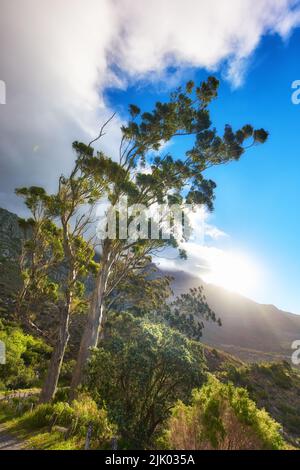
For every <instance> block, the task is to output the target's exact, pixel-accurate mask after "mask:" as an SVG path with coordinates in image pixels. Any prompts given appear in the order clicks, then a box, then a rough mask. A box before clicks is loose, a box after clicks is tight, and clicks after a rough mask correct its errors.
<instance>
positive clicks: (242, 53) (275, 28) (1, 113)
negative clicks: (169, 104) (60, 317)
mask: <svg viewBox="0 0 300 470" xmlns="http://www.w3.org/2000/svg"><path fill="white" fill-rule="evenodd" d="M299 22H300V8H299V2H298V1H297V2H296V1H293V0H260V1H259V2H255V7H254V3H253V0H210V1H209V2H207V1H201V0H185V1H183V0H152V1H151V2H148V1H146V0H140V1H139V2H137V1H136V0H85V1H83V0H43V1H40V0H22V1H19V0H1V16H0V58H1V59H0V79H1V80H4V81H5V83H6V87H7V104H6V105H1V106H0V137H1V138H0V165H1V166H0V205H1V206H4V207H7V208H9V209H12V210H14V209H16V208H17V207H16V200H15V198H14V197H13V196H12V193H13V189H14V188H15V187H16V186H19V185H27V184H43V185H45V186H46V187H47V188H48V189H49V190H51V189H54V184H55V178H56V177H57V175H58V174H60V173H61V172H62V171H66V170H68V168H69V167H70V165H71V162H72V152H71V148H70V144H71V142H72V141H73V140H75V139H88V138H89V137H90V136H94V135H96V134H97V130H98V126H99V124H100V123H101V122H103V120H104V119H106V118H107V116H109V115H110V113H111V110H110V109H109V107H108V106H107V105H106V103H105V102H104V98H103V93H104V91H105V89H106V88H107V87H126V83H127V82H128V81H131V83H132V82H137V81H138V80H141V79H143V80H152V81H155V80H161V79H162V78H163V77H164V74H165V72H166V70H167V68H168V67H169V66H176V67H179V68H181V69H182V70H184V69H185V68H186V67H202V68H204V69H206V70H210V71H216V70H221V71H223V73H224V75H225V76H226V77H227V79H228V80H230V81H231V83H232V84H233V86H238V85H240V84H241V83H242V81H243V78H244V74H245V72H246V70H247V62H248V60H249V58H250V57H251V54H252V53H253V52H254V50H255V48H256V47H257V45H258V44H259V42H260V40H261V38H262V36H263V35H265V34H274V33H277V34H279V35H280V36H281V37H282V38H285V37H287V36H288V35H289V34H290V33H291V31H292V30H293V28H295V27H296V26H297V25H298V24H299ZM118 124H119V122H118V119H116V122H115V125H114V126H112V127H111V129H110V133H109V135H108V136H107V137H106V139H105V140H104V141H103V145H104V149H106V150H107V151H109V152H110V154H114V151H115V149H116V145H117V140H118V135H119V134H118Z"/></svg>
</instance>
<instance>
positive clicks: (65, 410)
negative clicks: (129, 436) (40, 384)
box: [20, 395, 116, 445]
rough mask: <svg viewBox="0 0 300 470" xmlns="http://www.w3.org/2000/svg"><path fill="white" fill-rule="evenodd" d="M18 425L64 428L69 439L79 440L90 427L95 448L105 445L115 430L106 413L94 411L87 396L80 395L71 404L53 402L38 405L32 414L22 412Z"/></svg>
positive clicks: (91, 402)
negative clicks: (76, 437)
mask: <svg viewBox="0 0 300 470" xmlns="http://www.w3.org/2000/svg"><path fill="white" fill-rule="evenodd" d="M20 423H21V424H22V426H24V427H25V428H29V429H41V428H45V427H52V426H54V425H59V426H64V427H66V428H68V435H69V436H78V437H81V438H83V437H85V435H86V432H87V428H88V426H89V425H91V426H92V433H93V434H92V438H93V440H94V442H96V443H97V444H98V445H105V443H106V442H108V441H109V440H110V439H111V438H112V437H113V435H115V434H116V427H115V426H114V425H113V424H112V423H111V422H110V421H109V419H108V417H107V412H106V410H104V409H98V407H97V405H96V403H95V402H94V401H93V400H92V399H91V398H90V397H89V396H88V395H82V396H80V397H79V399H78V400H74V401H73V402H72V403H71V404H69V403H67V402H56V403H54V404H49V403H47V404H41V405H38V406H37V407H36V408H35V409H34V410H33V411H32V412H27V413H25V414H24V415H23V416H22V418H21V419H20Z"/></svg>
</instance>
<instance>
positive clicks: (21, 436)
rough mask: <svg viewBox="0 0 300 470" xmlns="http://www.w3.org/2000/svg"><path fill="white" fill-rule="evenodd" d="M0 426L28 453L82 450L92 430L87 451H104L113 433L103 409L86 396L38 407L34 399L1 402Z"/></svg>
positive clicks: (14, 399) (113, 429) (113, 430)
mask: <svg viewBox="0 0 300 470" xmlns="http://www.w3.org/2000/svg"><path fill="white" fill-rule="evenodd" d="M0 424H1V430H2V432H5V433H7V434H9V435H11V436H13V437H15V438H16V439H18V440H19V441H20V442H21V446H22V448H24V449H31V450H38V449H39V450H81V449H83V448H84V446H85V438H86V434H87V429H88V427H89V426H91V427H92V435H91V439H90V449H105V448H106V449H107V448H109V447H110V440H111V438H112V436H113V435H114V433H115V431H116V430H115V426H113V425H112V424H111V423H110V422H109V421H108V419H107V414H106V411H105V410H99V409H97V407H96V404H95V403H94V402H93V401H92V400H91V399H90V398H89V397H87V396H84V397H82V398H81V399H78V400H75V401H73V402H72V403H71V404H69V403H67V402H56V403H52V404H46V405H38V404H37V397H30V398H23V399H18V398H13V399H11V400H9V401H8V400H2V401H0Z"/></svg>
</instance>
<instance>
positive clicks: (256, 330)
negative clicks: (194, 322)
mask: <svg viewBox="0 0 300 470" xmlns="http://www.w3.org/2000/svg"><path fill="white" fill-rule="evenodd" d="M165 273H166V274H168V275H170V276H173V277H174V281H173V285H172V287H173V290H174V293H175V294H180V293H182V292H186V291H187V290H188V289H189V288H190V287H196V286H199V285H200V284H201V285H203V287H204V291H205V295H206V298H207V301H208V303H209V305H210V307H211V308H212V309H213V310H214V311H215V312H216V314H217V316H218V317H220V318H221V320H222V327H219V326H218V325H216V324H212V323H207V324H206V325H205V330H204V336H203V342H205V343H206V344H209V345H211V346H213V347H216V348H219V349H222V350H224V351H227V352H229V353H231V354H233V355H234V356H237V357H239V358H241V359H242V360H245V361H249V362H254V361H262V360H265V361H275V360H282V359H285V360H290V356H291V352H292V350H291V343H292V342H293V341H294V340H296V339H299V338H300V315H294V314H292V313H288V312H284V311H282V310H279V309H277V308H276V307H274V306H272V305H262V304H258V303H256V302H254V301H252V300H250V299H247V298H246V297H243V296H241V295H238V294H236V293H232V292H229V291H226V290H225V289H222V288H221V287H218V286H214V285H211V284H205V283H204V282H203V281H201V280H200V279H199V278H198V277H196V276H193V275H190V274H188V273H186V272H183V271H172V272H171V271H166V272H165Z"/></svg>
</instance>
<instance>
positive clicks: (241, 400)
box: [158, 376, 285, 450]
mask: <svg viewBox="0 0 300 470" xmlns="http://www.w3.org/2000/svg"><path fill="white" fill-rule="evenodd" d="M158 442H159V444H160V445H161V446H162V445H163V446H165V447H168V448H171V449H181V448H184V449H211V448H213V449H223V450H225V449H227V450H228V449H235V450H240V449H273V450H275V449H277V450H278V449H283V448H285V443H284V440H283V438H282V436H281V434H280V425H279V424H278V423H276V421H274V420H273V419H272V418H271V417H270V416H269V415H268V413H267V412H266V411H265V410H263V409H258V408H257V407H256V405H255V403H254V402H253V401H252V400H250V399H249V396H248V392H247V391H246V390H245V389H243V388H236V387H234V386H233V385H232V384H222V383H221V382H219V381H218V380H217V379H216V378H215V377H213V376H210V378H209V381H208V383H207V384H205V385H204V386H203V387H202V388H201V389H198V390H194V392H193V399H192V404H191V405H185V404H183V403H182V402H179V403H177V405H176V406H175V407H174V409H173V413H172V417H171V418H170V419H169V422H168V425H167V428H166V429H165V431H164V432H163V433H162V436H161V438H160V439H159V441H158ZM181 446H183V447H181Z"/></svg>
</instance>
